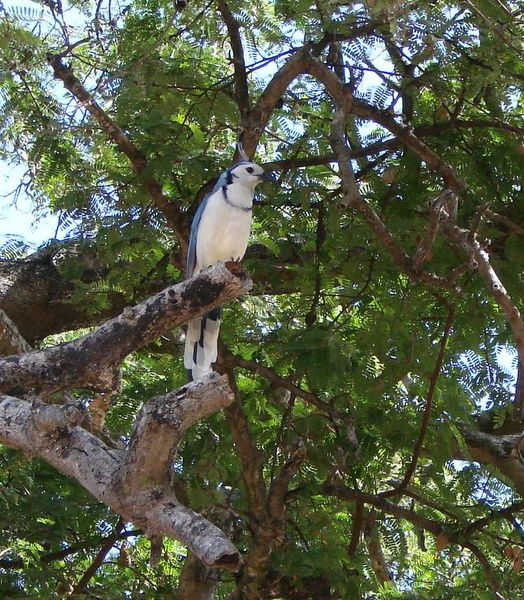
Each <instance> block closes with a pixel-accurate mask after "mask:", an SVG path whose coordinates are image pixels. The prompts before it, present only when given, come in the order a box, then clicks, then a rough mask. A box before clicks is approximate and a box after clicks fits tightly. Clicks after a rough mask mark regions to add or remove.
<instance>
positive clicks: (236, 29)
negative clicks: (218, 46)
mask: <svg viewBox="0 0 524 600" xmlns="http://www.w3.org/2000/svg"><path fill="white" fill-rule="evenodd" d="M217 4H218V10H219V11H220V14H221V15H222V18H223V19H224V23H225V24H226V27H227V31H228V33H229V43H230V44H231V50H232V52H233V69H234V81H235V100H236V102H237V104H238V108H239V109H240V115H241V120H242V117H243V116H244V115H246V114H247V113H248V111H249V88H248V85H247V71H246V61H245V59H244V48H243V46H242V39H241V37H240V26H239V24H238V22H237V20H236V19H235V17H234V15H233V13H232V12H231V10H230V8H229V5H228V4H227V2H225V0H218V2H217Z"/></svg>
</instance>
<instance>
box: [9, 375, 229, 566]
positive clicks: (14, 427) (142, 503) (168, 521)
mask: <svg viewBox="0 0 524 600" xmlns="http://www.w3.org/2000/svg"><path fill="white" fill-rule="evenodd" d="M232 399H233V396H232V394H231V392H230V390H229V388H228V386H227V383H226V381H225V380H224V379H223V378H220V377H219V376H218V375H217V374H215V373H212V374H210V375H208V376H206V377H205V378H203V379H201V380H200V381H197V382H193V383H191V384H188V385H187V386H184V387H183V388H181V389H180V390H178V391H176V392H172V393H170V394H167V395H166V396H162V397H158V398H155V399H153V400H151V401H150V402H149V403H148V405H146V407H145V408H144V409H143V410H142V411H141V412H140V414H139V415H138V417H137V422H136V427H135V431H134V434H133V436H132V439H131V442H130V444H129V448H128V449H126V450H115V449H113V448H109V447H108V446H107V445H106V444H105V443H104V442H103V441H102V440H101V439H99V438H98V437H96V436H95V435H93V434H91V433H89V432H88V431H86V430H85V429H83V428H82V427H81V423H82V421H83V420H84V418H85V417H86V411H85V409H83V408H82V407H81V406H79V405H71V404H69V405H63V406H57V405H52V404H46V403H44V402H42V401H41V400H39V399H33V400H32V401H31V402H30V401H27V400H22V399H19V398H14V397H12V396H7V395H1V396H0V443H3V444H5V445H7V446H10V447H12V448H15V449H20V450H23V451H24V452H26V453H29V454H31V455H34V456H38V457H39V458H41V459H43V460H45V461H46V462H48V463H49V464H51V465H53V466H54V467H55V468H56V469H58V470H59V471H61V472H62V473H64V474H65V475H68V476H71V477H74V478H75V479H76V480H77V481H78V482H79V483H80V484H81V485H83V486H84V487H85V488H86V489H87V490H88V491H89V492H90V493H91V494H92V495H93V496H94V497H95V498H97V499H98V500H100V501H101V502H103V503H105V504H106V505H107V506H109V507H111V508H112V509H113V510H114V511H115V512H117V513H118V514H120V515H121V516H122V517H123V518H124V519H125V520H126V521H131V522H133V523H135V524H136V525H138V526H139V527H141V528H142V529H143V530H144V532H146V533H147V534H148V535H157V536H162V535H163V536H169V537H174V538H176V539H178V540H180V541H181V542H182V543H183V544H185V545H186V546H187V547H188V548H189V549H190V551H191V552H193V553H194V554H195V555H196V556H197V557H198V558H199V559H200V560H201V561H202V562H203V563H204V564H206V565H208V566H213V567H221V568H225V569H230V570H236V569H238V567H239V564H240V556H239V554H238V552H237V550H236V549H235V547H234V546H233V545H232V544H231V542H230V541H229V539H228V538H227V536H226V535H225V534H224V533H223V532H222V531H221V530H220V529H218V528H217V527H216V526H215V525H213V524H212V523H211V522H209V521H208V520H207V519H205V518H204V517H202V516H201V515H199V514H198V513H195V512H194V511H192V510H191V509H189V508H187V507H185V506H183V505H181V504H180V503H179V501H178V499H177V498H176V496H175V494H174V493H173V491H172V489H171V488H170V487H168V486H167V485H165V483H164V477H163V475H164V473H165V471H166V470H167V468H168V467H169V465H170V464H171V462H170V461H171V460H172V457H173V456H174V454H175V452H176V447H177V445H178V444H179V442H180V439H181V435H182V434H183V432H184V431H185V430H186V429H187V428H188V427H190V426H191V425H192V424H193V423H195V422H196V421H198V420H199V419H202V418H203V417H205V416H208V415H210V414H212V413H213V412H216V411H217V410H219V409H220V408H224V407H226V406H228V405H229V404H230V403H231V401H232ZM143 436H148V437H147V440H146V439H143ZM147 444H149V445H150V446H151V447H152V448H155V449H158V448H160V447H165V448H166V451H165V452H164V453H163V454H162V456H155V455H153V454H147V453H144V452H141V451H140V449H142V448H144V447H145V445H147ZM153 458H156V461H157V463H158V464H157V466H156V467H157V468H156V471H154V472H153V478H151V477H148V476H147V473H148V470H149V469H150V468H151V464H152V459H153ZM156 476H158V477H159V479H160V482H157V481H155V479H154V477H156Z"/></svg>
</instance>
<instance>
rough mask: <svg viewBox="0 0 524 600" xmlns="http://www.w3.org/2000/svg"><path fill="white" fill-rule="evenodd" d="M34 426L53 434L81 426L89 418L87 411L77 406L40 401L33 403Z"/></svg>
mask: <svg viewBox="0 0 524 600" xmlns="http://www.w3.org/2000/svg"><path fill="white" fill-rule="evenodd" d="M31 407H32V419H33V424H34V425H35V427H37V428H38V429H39V430H40V431H42V432H44V433H47V434H52V433H54V432H55V431H58V430H66V429H70V428H73V427H77V426H78V425H80V424H81V423H82V422H83V421H84V419H85V418H86V417H87V411H86V409H85V408H84V407H83V406H81V405H77V404H65V405H62V406H60V405H57V404H45V403H43V402H41V401H40V400H35V401H34V402H32V405H31Z"/></svg>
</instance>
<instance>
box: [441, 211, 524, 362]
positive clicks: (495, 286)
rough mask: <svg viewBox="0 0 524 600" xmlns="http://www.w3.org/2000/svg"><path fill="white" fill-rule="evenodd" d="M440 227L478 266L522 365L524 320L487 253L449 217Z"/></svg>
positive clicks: (523, 358)
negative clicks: (506, 326)
mask: <svg viewBox="0 0 524 600" xmlns="http://www.w3.org/2000/svg"><path fill="white" fill-rule="evenodd" d="M441 227H442V229H443V231H444V233H445V234H446V235H447V236H448V238H449V239H450V240H451V241H452V242H453V243H454V244H455V245H456V246H458V247H460V248H462V249H463V250H464V251H465V252H466V254H467V255H468V256H469V257H470V259H471V261H472V263H473V264H474V265H475V266H476V267H477V268H478V271H479V273H480V275H481V277H482V279H483V280H484V284H485V286H486V289H487V291H488V292H489V294H490V295H491V296H492V298H493V299H494V300H495V302H496V303H497V304H498V305H499V306H500V308H501V309H502V311H503V312H504V314H505V315H506V319H507V320H508V323H509V326H510V327H511V330H512V332H513V338H514V340H515V345H516V347H517V353H518V357H519V363H520V365H522V367H524V322H523V320H522V316H521V314H520V311H519V310H518V308H517V307H516V305H515V303H514V302H513V299H512V298H511V296H510V295H509V293H508V291H507V290H506V288H505V287H504V285H503V284H502V281H501V280H500V278H499V276H498V275H497V273H496V271H495V269H494V268H493V267H492V266H491V262H490V260H489V255H488V253H487V252H486V251H485V250H484V248H483V247H482V246H481V244H480V243H479V241H478V240H477V239H476V236H475V234H474V233H472V232H471V231H469V230H467V229H461V228H460V227H458V226H457V225H455V224H454V223H453V222H452V220H451V219H449V218H448V219H446V218H444V219H442V223H441Z"/></svg>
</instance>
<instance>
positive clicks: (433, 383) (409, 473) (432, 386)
mask: <svg viewBox="0 0 524 600" xmlns="http://www.w3.org/2000/svg"><path fill="white" fill-rule="evenodd" d="M454 317H455V311H454V310H453V309H452V308H451V307H450V308H449V309H448V317H447V319H446V324H445V325H444V333H443V335H442V339H441V340H440V350H439V353H438V356H437V360H436V362H435V368H434V369H433V373H432V374H431V379H430V382H429V390H428V395H427V398H426V406H425V407H424V414H423V416H422V423H421V425H420V430H419V434H418V438H417V443H416V444H415V448H414V450H413V455H412V457H411V461H410V463H409V466H408V468H407V469H406V473H405V474H404V478H403V479H402V481H401V482H400V483H399V484H398V485H397V486H395V487H394V488H393V489H392V490H388V491H387V492H382V493H381V494H380V495H381V496H382V497H384V498H389V497H391V496H397V495H399V494H401V493H402V492H403V491H404V490H405V489H406V488H407V487H408V485H409V482H410V481H411V478H412V477H413V473H414V472H415V469H416V468H417V463H418V459H419V457H420V453H421V452H422V445H423V443H424V440H425V438H426V432H427V429H428V424H429V416H430V414H431V407H432V405H433V396H434V394H435V390H436V389H437V380H438V377H439V375H440V372H441V370H442V364H443V362H444V354H445V352H446V346H447V343H448V339H449V335H450V333H451V326H452V325H453V319H454Z"/></svg>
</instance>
